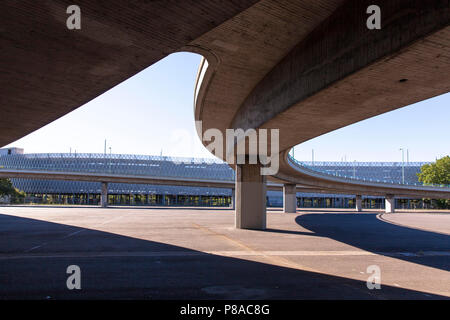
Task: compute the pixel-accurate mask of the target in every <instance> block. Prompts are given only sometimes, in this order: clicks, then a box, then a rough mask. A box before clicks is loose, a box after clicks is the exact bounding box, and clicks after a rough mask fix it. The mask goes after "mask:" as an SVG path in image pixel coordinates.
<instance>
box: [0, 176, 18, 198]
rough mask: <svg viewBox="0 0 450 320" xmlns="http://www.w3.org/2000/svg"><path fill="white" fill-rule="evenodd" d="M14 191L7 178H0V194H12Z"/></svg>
mask: <svg viewBox="0 0 450 320" xmlns="http://www.w3.org/2000/svg"><path fill="white" fill-rule="evenodd" d="M15 192H16V189H14V186H13V184H12V182H11V180H9V179H0V196H12V195H14V194H15Z"/></svg>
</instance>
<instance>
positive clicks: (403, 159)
mask: <svg viewBox="0 0 450 320" xmlns="http://www.w3.org/2000/svg"><path fill="white" fill-rule="evenodd" d="M400 150H401V151H402V184H405V150H404V149H403V148H400Z"/></svg>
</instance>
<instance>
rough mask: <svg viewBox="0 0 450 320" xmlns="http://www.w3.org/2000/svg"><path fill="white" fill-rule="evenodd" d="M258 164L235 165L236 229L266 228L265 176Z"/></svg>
mask: <svg viewBox="0 0 450 320" xmlns="http://www.w3.org/2000/svg"><path fill="white" fill-rule="evenodd" d="M260 168H261V166H260V165H259V164H243V165H237V166H236V214H235V219H236V220H235V222H236V224H235V226H236V228H238V229H257V230H264V229H265V228H266V176H262V175H261V174H260Z"/></svg>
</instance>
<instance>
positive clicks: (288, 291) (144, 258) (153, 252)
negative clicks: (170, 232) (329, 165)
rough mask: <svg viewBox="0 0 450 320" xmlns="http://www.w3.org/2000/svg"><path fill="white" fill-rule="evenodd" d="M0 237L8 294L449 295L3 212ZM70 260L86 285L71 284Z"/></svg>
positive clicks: (1, 273)
mask: <svg viewBox="0 0 450 320" xmlns="http://www.w3.org/2000/svg"><path fill="white" fill-rule="evenodd" d="M315 219H317V217H313V216H311V217H304V218H302V219H299V222H300V223H306V224H308V225H310V226H313V225H315V221H316V220H315ZM335 222H336V221H335ZM0 239H1V240H0V298H1V299H45V298H46V297H49V298H50V299H436V298H438V299H442V298H447V297H443V296H438V295H431V294H425V293H423V292H420V291H414V290H407V289H402V288H397V287H390V286H384V285H383V286H382V289H381V290H369V289H367V287H366V282H365V281H358V280H352V279H348V278H342V277H335V276H330V275H324V274H319V273H314V272H308V271H303V270H297V269H291V268H286V267H280V266H276V265H272V264H265V263H260V262H253V261H247V260H243V259H237V258H230V257H223V256H219V255H213V254H207V253H204V252H200V251H196V250H190V249H187V248H183V247H178V246H173V245H169V244H164V243H160V242H154V241H147V240H142V239H137V238H132V237H127V236H122V235H118V234H114V233H108V232H102V231H98V230H93V229H83V228H79V227H74V226H70V225H63V224H58V223H51V222H46V221H41V220H34V219H29V218H21V217H16V216H11V215H0ZM205 240H206V239H205ZM69 265H78V266H79V267H80V268H81V290H73V291H70V290H68V289H67V288H66V280H67V277H68V276H69V275H68V274H66V269H67V267H68V266H69Z"/></svg>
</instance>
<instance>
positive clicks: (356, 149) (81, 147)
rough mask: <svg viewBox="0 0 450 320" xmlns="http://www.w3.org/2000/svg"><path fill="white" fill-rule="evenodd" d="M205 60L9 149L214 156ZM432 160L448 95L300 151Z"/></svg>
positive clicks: (169, 67)
mask: <svg viewBox="0 0 450 320" xmlns="http://www.w3.org/2000/svg"><path fill="white" fill-rule="evenodd" d="M200 59H201V57H200V56H199V55H195V54H191V53H176V54H172V55H170V56H168V57H167V58H165V59H163V60H161V61H160V62H158V63H156V64H154V65H153V66H151V67H149V68H147V69H146V70H144V71H142V72H140V73H139V74H137V75H136V76H134V77H132V78H130V79H128V80H127V81H125V82H123V83H121V84H119V85H117V86H116V87H114V88H112V89H111V90H109V91H107V92H105V93H104V94H102V95H101V96H99V97H97V98H96V99H94V100H92V101H90V102H89V103H87V104H85V105H83V106H81V107H80V108H79V109H77V110H75V111H73V112H71V113H70V114H68V115H66V116H64V117H62V118H60V119H58V120H56V121H54V122H53V123H51V124H49V125H47V126H45V127H43V128H41V129H39V130H37V131H35V132H33V133H31V134H29V135H28V136H26V137H24V138H22V139H20V140H18V141H16V142H14V143H12V144H10V145H8V147H10V146H16V147H21V148H25V152H27V153H34V152H37V153H47V152H69V151H70V149H71V150H72V152H74V151H75V150H76V151H77V152H78V153H80V152H95V153H102V152H103V150H104V141H105V139H106V140H107V150H108V152H109V147H111V151H112V153H122V154H148V155H159V154H161V152H162V154H163V155H166V156H183V157H209V158H211V157H212V155H211V154H210V153H209V152H208V151H206V149H204V147H203V145H202V144H201V142H200V141H199V139H198V138H197V135H196V133H195V128H194V116H193V92H194V84H195V78H196V74H197V68H198V65H199V62H200ZM399 148H405V150H406V149H409V158H410V161H434V160H435V158H436V157H441V156H444V155H448V154H449V153H450V94H449V93H447V94H446V95H442V96H439V97H435V98H432V99H429V100H426V101H423V102H420V103H416V104H414V105H410V106H407V107H404V108H401V109H398V110H395V111H392V112H388V113H386V114H383V115H380V116H377V117H374V118H371V119H368V120H364V121H361V122H359V123H356V124H353V125H351V126H348V127H346V128H342V129H339V130H336V131H334V132H331V133H328V134H325V135H323V136H320V137H317V138H315V139H313V140H310V141H307V142H305V143H303V144H301V145H299V146H297V147H296V148H295V156H296V158H297V159H300V160H311V150H312V149H314V154H315V160H316V161H341V160H343V159H346V160H347V161H353V160H356V161H401V151H399Z"/></svg>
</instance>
